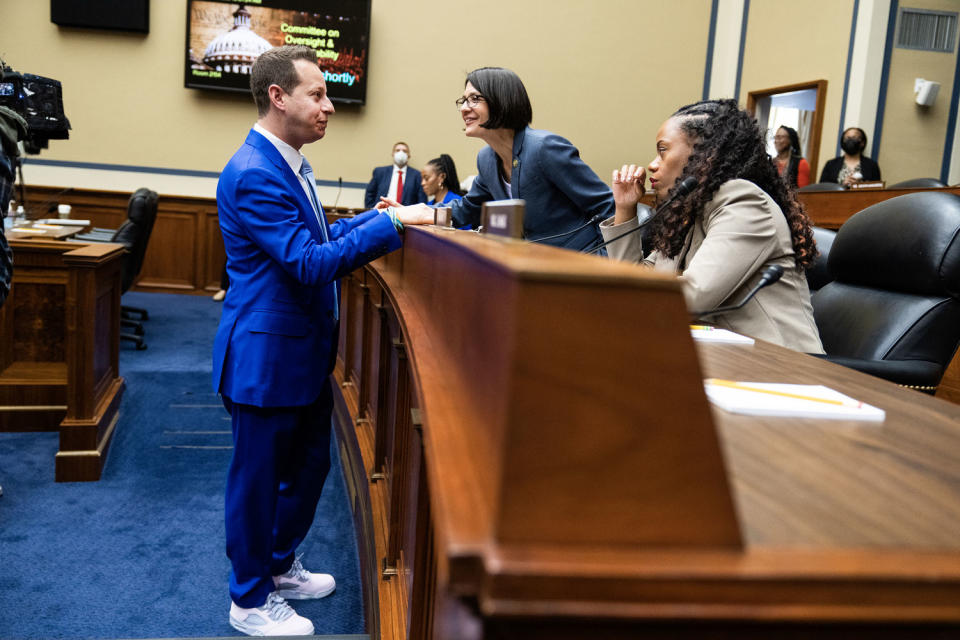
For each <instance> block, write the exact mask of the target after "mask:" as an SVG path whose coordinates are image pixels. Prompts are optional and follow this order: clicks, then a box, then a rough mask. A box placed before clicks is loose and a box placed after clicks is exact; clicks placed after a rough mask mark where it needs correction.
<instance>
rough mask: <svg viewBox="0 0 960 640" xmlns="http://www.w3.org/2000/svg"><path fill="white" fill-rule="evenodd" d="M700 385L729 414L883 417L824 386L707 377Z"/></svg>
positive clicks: (837, 417)
mask: <svg viewBox="0 0 960 640" xmlns="http://www.w3.org/2000/svg"><path fill="white" fill-rule="evenodd" d="M731 385H735V386H731ZM703 387H704V390H705V391H706V392H707V397H708V398H709V399H710V402H712V403H713V404H715V405H717V406H718V407H720V408H721V409H723V410H724V411H729V412H730V413H739V414H743V415H750V416H783V417H795V418H824V419H830V420H867V421H872V422H881V421H883V419H884V418H885V417H886V412H885V411H884V410H883V409H880V408H877V407H874V406H872V405H869V404H864V403H863V402H860V401H858V400H856V399H854V398H851V397H850V396H846V395H844V394H842V393H840V392H839V391H835V390H833V389H831V388H829V387H825V386H823V385H816V384H774V383H769V382H739V381H737V382H732V381H716V380H713V379H709V378H708V379H707V380H704V382H703ZM795 396H801V397H795Z"/></svg>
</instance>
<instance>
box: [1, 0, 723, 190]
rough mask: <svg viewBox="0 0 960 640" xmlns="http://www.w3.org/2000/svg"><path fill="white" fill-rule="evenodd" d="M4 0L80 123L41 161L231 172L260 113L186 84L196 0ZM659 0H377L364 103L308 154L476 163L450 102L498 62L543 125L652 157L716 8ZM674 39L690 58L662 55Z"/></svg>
mask: <svg viewBox="0 0 960 640" xmlns="http://www.w3.org/2000/svg"><path fill="white" fill-rule="evenodd" d="M2 2H3V25H2V27H0V29H2V32H0V41H2V43H3V47H2V50H3V52H4V53H5V56H6V59H7V60H8V62H9V63H10V64H11V65H12V66H13V67H14V68H15V69H17V70H19V71H24V72H30V73H36V74H40V75H46V76H50V77H53V78H57V79H59V80H61V81H62V82H63V84H64V104H65V108H66V113H67V115H68V117H69V118H70V121H71V123H72V125H73V131H72V132H71V136H70V140H67V141H52V142H51V145H50V148H49V149H48V150H46V151H44V152H43V153H42V154H41V156H40V157H41V158H42V159H54V160H70V161H84V162H95V163H108V164H123V165H136V166H147V167H160V168H178V169H193V170H203V171H219V170H220V169H221V168H222V166H223V165H224V163H225V162H226V160H227V159H228V158H229V156H230V154H231V153H232V152H233V151H234V150H235V149H236V147H237V146H238V145H239V144H240V142H241V140H242V137H243V136H244V134H245V131H246V130H247V129H248V128H249V127H250V125H251V124H252V123H253V121H254V118H255V111H254V108H253V105H252V102H250V100H249V98H244V97H239V96H236V95H231V94H222V93H216V92H209V91H198V90H193V89H184V88H183V71H182V64H181V61H182V57H183V48H184V28H185V5H186V2H185V1H184V0H162V1H155V2H152V3H151V16H150V33H149V35H147V36H140V35H128V34H114V33H110V32H105V31H90V30H77V29H63V28H59V27H57V26H56V25H54V24H52V23H51V22H50V16H49V11H50V9H49V6H50V5H49V3H47V2H32V1H31V2H14V1H12V0H2ZM601 6H602V7H603V10H602V11H600V10H598V9H597V7H601ZM653 6H654V5H653V4H652V3H646V2H636V0H606V1H605V2H604V3H603V4H602V5H599V4H595V3H592V2H586V1H584V0H553V1H549V0H524V1H523V2H516V1H507V0H489V1H488V2H486V3H483V4H482V5H466V4H463V3H457V2H449V0H409V1H407V2H393V1H390V0H374V2H373V16H372V28H371V53H370V64H369V86H368V93H367V105H366V106H364V107H357V106H347V105H343V106H338V107H337V114H336V115H335V116H334V118H335V119H334V121H333V122H332V123H331V126H330V128H329V129H328V133H327V137H326V139H325V140H323V141H322V142H320V143H319V144H316V145H313V146H312V147H309V148H307V149H305V152H306V155H307V156H308V158H309V159H310V162H311V163H312V164H313V166H314V168H315V172H316V174H317V177H318V178H320V179H326V180H331V179H332V180H336V179H337V177H342V178H343V179H344V180H345V181H354V182H366V181H367V180H368V179H369V177H370V171H371V168H372V167H373V166H375V165H380V164H387V163H388V162H389V152H390V147H391V145H392V143H393V142H394V141H395V140H398V139H403V140H406V141H407V142H409V143H410V145H411V147H412V155H413V164H414V165H415V166H420V165H421V164H422V163H424V162H425V161H427V160H429V159H430V158H431V157H434V156H436V155H438V154H440V153H441V152H447V153H450V154H451V155H452V156H453V157H454V159H455V160H456V162H457V164H458V167H459V170H460V172H461V173H462V174H463V175H466V174H468V173H473V172H474V162H475V157H476V153H477V151H478V150H479V148H480V143H479V142H477V141H476V140H472V139H466V138H464V136H463V135H462V133H461V123H460V119H459V116H458V113H457V111H456V108H455V107H454V105H453V101H454V99H455V98H457V97H458V96H459V95H460V93H461V91H462V88H463V80H464V76H465V73H466V72H467V71H469V70H471V69H473V68H475V67H478V66H482V65H499V66H508V67H511V68H513V69H514V70H516V71H517V72H518V73H519V74H520V76H521V77H522V78H523V79H524V81H525V83H526V85H527V89H528V91H529V93H530V95H531V98H532V101H533V105H534V126H536V127H541V128H547V129H551V130H554V131H556V132H557V133H560V134H561V135H564V136H566V137H568V138H570V139H571V140H572V141H573V142H574V144H576V145H577V146H579V147H580V149H581V151H582V155H583V157H584V158H585V159H586V161H587V162H588V163H590V164H591V166H593V167H594V168H595V170H596V171H597V172H598V173H600V174H601V175H606V174H607V173H608V172H609V171H610V169H612V168H613V167H614V166H617V163H620V162H622V161H623V160H624V159H625V158H627V157H633V156H635V155H636V154H637V153H640V151H641V150H642V153H641V155H640V156H639V157H641V158H643V159H647V156H652V142H651V141H650V139H651V138H652V136H653V133H654V132H655V131H656V128H657V126H658V125H659V122H660V121H661V120H662V119H663V117H664V116H665V114H668V113H669V112H670V111H671V110H672V109H673V108H675V107H676V106H677V105H678V104H680V103H684V102H689V101H691V100H694V99H697V98H699V96H700V93H701V90H702V86H703V68H704V60H705V55H706V43H707V35H708V28H709V18H710V16H709V10H707V11H704V10H703V8H704V6H705V3H704V1H703V0H681V1H678V2H675V3H672V4H671V8H670V15H671V17H672V19H671V20H670V21H669V22H667V21H665V20H663V19H659V20H658V19H655V18H652V17H651V15H650V9H651V8H652V7H653ZM658 6H659V5H658ZM706 6H707V7H709V3H706ZM507 18H509V19H507ZM676 42H684V43H685V44H684V49H685V52H684V55H682V56H676V55H664V52H667V51H669V50H670V47H672V45H673V43H676ZM27 181H28V182H29V181H30V180H29V178H28V179H27Z"/></svg>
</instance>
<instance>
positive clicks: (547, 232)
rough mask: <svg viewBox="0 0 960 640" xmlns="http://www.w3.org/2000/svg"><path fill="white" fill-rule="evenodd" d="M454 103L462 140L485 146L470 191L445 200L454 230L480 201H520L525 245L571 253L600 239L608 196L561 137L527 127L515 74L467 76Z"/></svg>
mask: <svg viewBox="0 0 960 640" xmlns="http://www.w3.org/2000/svg"><path fill="white" fill-rule="evenodd" d="M457 106H458V107H459V108H460V116H461V117H462V118H463V123H464V126H465V128H464V131H465V133H466V135H467V136H468V137H471V138H480V139H481V140H483V141H484V142H486V143H487V145H488V146H487V147H484V148H483V149H482V150H481V151H480V153H479V155H477V173H478V175H477V178H476V180H474V181H473V185H472V186H471V187H470V192H469V193H467V195H465V196H464V197H463V199H462V200H460V201H454V202H451V203H450V207H451V213H452V214H453V219H454V222H455V223H456V224H457V226H464V225H469V226H471V227H477V226H478V225H479V224H480V212H481V207H482V206H483V203H484V202H487V201H489V200H506V199H510V198H520V199H523V200H525V201H526V212H525V215H524V220H523V232H524V237H525V238H526V239H527V240H530V241H533V242H538V241H542V242H544V243H545V244H552V245H554V246H558V247H566V248H569V249H575V250H582V249H586V248H588V247H590V246H591V245H593V244H595V243H597V242H599V241H600V232H599V229H598V226H597V225H598V224H599V222H600V220H601V219H603V218H607V217H610V216H612V215H613V214H614V204H613V194H612V193H611V191H610V188H609V187H608V186H607V185H606V184H604V182H603V181H602V180H601V179H600V178H599V177H598V176H597V174H596V173H594V172H593V170H592V169H591V168H590V167H588V166H587V165H586V164H585V163H584V162H583V160H581V159H580V152H579V151H577V148H576V147H574V146H573V145H572V144H570V142H569V141H568V140H566V139H564V138H562V137H560V136H558V135H556V134H554V133H550V132H549V131H541V130H538V129H531V128H530V127H529V124H530V122H531V121H532V120H533V108H532V107H531V106H530V99H529V98H528V97H527V90H526V89H525V88H524V86H523V82H521V81H520V78H519V77H517V74H515V73H514V72H512V71H510V70H509V69H501V68H499V67H484V68H482V69H477V70H475V71H471V72H470V73H469V74H468V75H467V80H466V83H465V87H464V91H463V97H461V98H460V99H458V100H457Z"/></svg>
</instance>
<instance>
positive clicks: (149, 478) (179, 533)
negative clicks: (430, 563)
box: [0, 293, 364, 640]
mask: <svg viewBox="0 0 960 640" xmlns="http://www.w3.org/2000/svg"><path fill="white" fill-rule="evenodd" d="M124 303H125V304H132V305H136V306H140V307H145V308H147V309H148V310H149V311H150V320H149V321H148V322H147V323H146V324H145V329H146V342H147V345H148V348H147V350H145V351H136V350H134V349H133V347H132V345H130V344H129V343H128V344H126V345H122V346H121V358H120V370H121V375H123V376H124V377H125V378H126V381H127V389H126V392H125V394H124V397H123V400H122V403H121V407H120V418H119V423H118V426H117V430H116V432H115V435H114V438H113V443H112V444H111V448H110V453H109V456H108V459H107V465H106V467H105V469H104V473H103V478H102V479H101V480H100V481H99V482H92V483H59V484H58V483H54V482H53V462H54V458H53V457H54V454H55V453H56V451H57V444H58V442H57V434H55V433H0V485H2V486H3V492H4V495H3V497H0V559H2V560H0V562H2V564H0V566H2V569H0V638H4V639H8V640H21V639H22V640H27V639H34V638H36V639H41V638H43V639H48V638H50V639H52V638H160V637H163V638H173V637H231V636H235V635H236V632H235V631H234V630H233V629H232V628H231V627H230V626H229V624H228V622H227V613H228V610H229V606H230V599H229V594H228V592H227V577H228V573H229V568H230V567H229V562H228V561H227V558H226V555H225V552H224V532H223V487H224V480H225V476H226V469H227V465H228V463H229V460H230V454H231V449H230V447H231V438H230V422H229V419H228V416H227V413H226V411H225V410H224V409H223V407H222V405H221V404H220V401H219V398H218V397H217V396H216V394H214V393H213V392H212V391H211V390H210V350H211V344H212V340H213V334H214V332H215V330H216V323H217V321H218V319H219V312H220V306H219V305H218V304H217V303H215V302H213V301H211V300H210V299H209V298H207V297H199V296H176V295H168V294H146V293H132V294H127V295H125V296H124ZM331 449H332V454H333V468H332V469H331V473H330V476H329V478H328V480H327V484H326V486H325V488H324V494H323V498H322V499H321V502H320V506H319V508H318V510H317V518H316V520H315V522H314V527H313V529H312V531H311V534H310V535H309V536H308V538H307V539H306V540H305V541H304V543H303V545H301V547H300V550H299V551H300V552H302V553H303V562H304V565H305V566H307V567H308V568H311V569H313V570H317V571H320V570H322V571H324V572H329V573H332V574H333V575H334V576H335V577H336V579H337V591H336V592H335V593H334V594H333V595H331V596H329V597H327V598H324V599H322V600H316V601H298V602H294V603H293V606H294V608H295V609H296V610H297V612H298V613H300V614H301V615H304V616H306V617H308V618H310V619H311V620H313V622H314V625H315V626H316V630H317V633H318V634H360V633H363V627H364V624H363V607H362V601H361V591H360V582H359V564H358V559H357V550H356V546H355V542H354V534H353V521H352V518H351V515H350V511H349V507H348V502H347V497H346V490H345V487H344V483H343V476H342V473H341V470H340V465H339V459H338V458H337V455H336V453H337V452H336V446H335V444H334V446H332V447H331Z"/></svg>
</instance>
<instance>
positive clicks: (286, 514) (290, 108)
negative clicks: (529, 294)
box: [213, 46, 427, 635]
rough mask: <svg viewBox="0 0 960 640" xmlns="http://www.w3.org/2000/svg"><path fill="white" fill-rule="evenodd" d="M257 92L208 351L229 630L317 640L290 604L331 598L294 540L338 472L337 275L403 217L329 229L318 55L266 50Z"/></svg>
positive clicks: (224, 220)
mask: <svg viewBox="0 0 960 640" xmlns="http://www.w3.org/2000/svg"><path fill="white" fill-rule="evenodd" d="M250 88H251V90H252V92H253V97H254V101H255V102H256V104H257V111H258V114H259V117H258V120H257V123H256V124H255V125H254V127H253V130H252V131H250V133H249V134H248V135H247V139H246V141H245V142H244V143H243V145H242V146H241V147H240V149H239V150H238V151H237V152H236V153H235V154H234V156H233V157H232V158H231V159H230V162H228V163H227V166H226V167H225V168H224V170H223V172H222V173H221V175H220V181H219V183H218V185H217V210H218V214H219V218H220V230H221V232H222V234H223V241H224V246H225V247H226V251H227V271H228V273H229V276H230V295H228V296H227V298H226V301H225V303H224V308H223V314H222V316H221V318H220V327H219V329H218V330H217V335H216V339H215V341H214V347H213V386H214V389H215V390H216V391H218V392H219V393H220V394H221V395H222V397H223V403H224V405H225V406H226V408H227V411H229V412H230V415H231V421H232V428H233V441H234V451H233V458H232V460H231V462H230V469H229V472H228V475H227V486H226V509H225V511H226V540H227V555H228V557H229V558H230V562H231V573H230V597H231V600H232V604H231V608H230V618H229V619H230V624H231V625H232V626H233V627H234V628H236V629H237V630H239V631H241V632H243V633H246V634H249V635H309V634H312V633H313V623H312V622H311V621H310V620H307V619H306V618H303V617H301V616H299V615H297V614H296V613H295V612H294V611H293V609H292V608H291V607H290V606H289V605H288V604H287V602H286V599H307V598H321V597H324V596H326V595H328V594H330V593H332V592H333V590H334V589H335V587H336V583H335V581H334V579H333V577H332V576H330V575H327V574H320V573H311V572H309V571H306V570H305V569H304V568H303V566H302V565H301V563H300V561H299V559H297V558H296V555H295V552H296V549H297V546H298V545H299V544H300V542H301V541H303V539H304V537H305V536H306V534H307V531H308V530H309V528H310V525H311V524H312V522H313V518H314V514H315V511H316V506H317V502H318V500H319V498H320V492H321V490H322V488H323V483H324V479H325V478H326V475H327V471H328V470H329V467H330V458H329V447H330V426H331V412H332V390H331V386H330V378H329V376H330V373H331V372H332V371H333V365H334V360H335V358H336V345H337V333H338V327H339V324H338V323H339V318H338V299H339V297H338V286H337V279H338V278H340V277H341V276H343V275H345V274H347V273H349V272H351V271H353V270H354V269H357V268H358V267H360V266H361V265H363V264H365V263H367V262H369V261H371V260H373V259H375V258H377V257H379V256H382V255H384V254H386V253H388V252H389V251H392V250H394V249H396V248H398V247H399V246H400V244H401V242H400V237H399V235H398V231H399V230H400V229H401V228H402V223H404V222H405V223H407V224H415V223H418V222H420V221H426V219H427V216H425V215H424V216H422V219H418V218H417V217H416V216H414V215H412V214H410V215H408V214H409V210H406V211H405V210H403V209H400V210H397V209H394V210H392V211H388V212H387V214H386V215H384V214H383V213H382V212H375V211H369V212H366V213H363V214H360V215H358V216H356V217H354V218H351V219H349V220H338V221H337V222H336V223H334V224H332V225H328V224H327V222H326V218H325V217H324V214H323V209H322V207H321V206H320V203H319V200H318V198H317V194H316V181H315V179H314V177H313V173H312V170H311V168H310V164H309V163H308V162H307V160H306V158H304V157H303V155H302V154H301V153H300V148H301V147H302V146H303V145H304V144H308V143H311V142H315V141H316V140H319V139H320V138H322V137H323V136H324V133H325V132H326V127H327V120H328V118H329V117H330V116H331V115H332V114H333V113H334V108H333V104H332V103H331V102H330V100H329V98H328V97H327V94H326V83H325V81H324V77H323V72H321V71H320V68H319V67H318V66H317V58H316V52H315V51H313V50H312V49H310V48H308V47H303V46H285V47H279V48H276V49H271V50H270V51H267V52H265V53H263V54H262V55H261V56H260V57H259V58H258V59H257V61H256V63H255V64H254V66H253V69H252V72H251V78H250Z"/></svg>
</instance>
